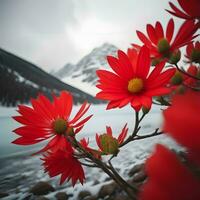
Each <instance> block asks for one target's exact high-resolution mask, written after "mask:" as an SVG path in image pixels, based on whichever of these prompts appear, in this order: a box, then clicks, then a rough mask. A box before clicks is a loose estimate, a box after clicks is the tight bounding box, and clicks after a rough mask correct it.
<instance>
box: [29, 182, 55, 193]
mask: <svg viewBox="0 0 200 200" xmlns="http://www.w3.org/2000/svg"><path fill="white" fill-rule="evenodd" d="M53 191H55V189H54V188H53V187H52V186H51V185H50V184H49V183H47V182H38V183H37V184H36V185H35V186H33V187H32V188H31V189H30V193H33V194H34V195H44V194H48V193H49V192H53Z"/></svg>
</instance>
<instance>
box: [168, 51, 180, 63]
mask: <svg viewBox="0 0 200 200" xmlns="http://www.w3.org/2000/svg"><path fill="white" fill-rule="evenodd" d="M180 58H181V52H180V50H175V51H174V52H173V53H172V54H171V55H170V58H169V62H170V63H171V64H176V63H177V62H178V61H179V60H180Z"/></svg>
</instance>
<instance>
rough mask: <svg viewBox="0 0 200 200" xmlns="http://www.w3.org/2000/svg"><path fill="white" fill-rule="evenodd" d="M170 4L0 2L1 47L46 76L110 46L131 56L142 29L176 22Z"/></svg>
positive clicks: (131, 0)
mask: <svg viewBox="0 0 200 200" xmlns="http://www.w3.org/2000/svg"><path fill="white" fill-rule="evenodd" d="M166 8H169V6H168V0H151V1H150V0H0V30H1V31H0V47H1V48H4V49H6V50H8V51H10V52H11V53H15V54H16V55H18V56H20V57H23V58H25V59H26V60H28V61H30V62H33V63H35V64H37V65H38V66H40V67H42V68H43V69H44V70H46V71H50V70H53V69H54V70H57V69H59V68H61V67H62V66H63V65H65V64H66V63H68V62H72V63H76V62H78V60H79V59H81V58H82V57H83V56H84V55H86V54H87V53H89V52H90V51H91V50H92V49H93V48H95V47H97V46H100V45H102V44H103V43H105V42H109V43H112V44H114V45H116V46H117V47H118V48H121V49H123V50H126V49H127V48H128V47H129V46H130V44H131V43H133V42H137V41H138V40H137V37H136V33H135V31H136V29H138V30H141V31H144V30H145V26H146V24H147V23H153V24H154V23H155V21H156V20H160V21H161V22H163V23H164V24H166V21H168V19H169V18H170V17H171V16H170V15H169V14H168V13H167V12H166V11H165V10H164V9H166Z"/></svg>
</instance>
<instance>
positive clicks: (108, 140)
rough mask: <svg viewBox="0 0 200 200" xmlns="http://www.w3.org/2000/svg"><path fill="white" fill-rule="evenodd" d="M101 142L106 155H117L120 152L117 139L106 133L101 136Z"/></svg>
mask: <svg viewBox="0 0 200 200" xmlns="http://www.w3.org/2000/svg"><path fill="white" fill-rule="evenodd" d="M99 142H100V145H101V149H102V151H103V152H104V153H106V154H114V155H116V154H117V153H118V152H119V144H118V141H117V139H116V138H113V137H112V136H110V135H108V134H106V133H105V134H103V135H100V136H99Z"/></svg>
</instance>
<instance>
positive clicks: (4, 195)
mask: <svg viewBox="0 0 200 200" xmlns="http://www.w3.org/2000/svg"><path fill="white" fill-rule="evenodd" d="M8 195H9V194H8V193H6V192H0V198H3V197H7V196H8Z"/></svg>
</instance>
